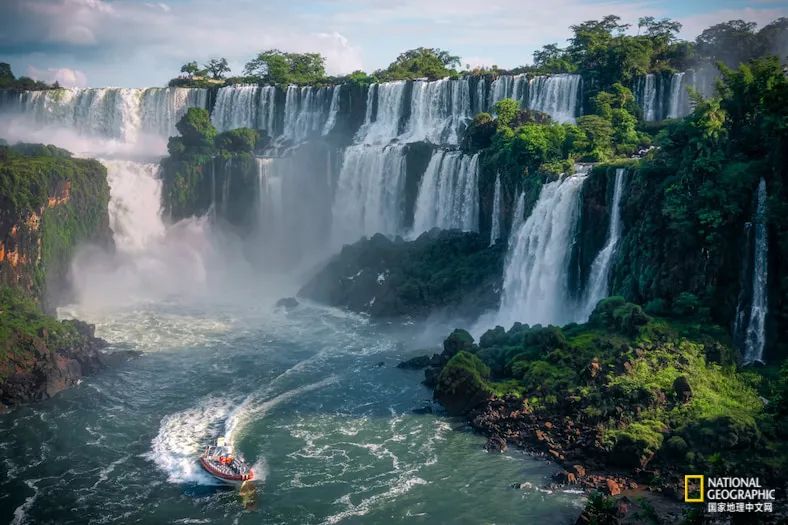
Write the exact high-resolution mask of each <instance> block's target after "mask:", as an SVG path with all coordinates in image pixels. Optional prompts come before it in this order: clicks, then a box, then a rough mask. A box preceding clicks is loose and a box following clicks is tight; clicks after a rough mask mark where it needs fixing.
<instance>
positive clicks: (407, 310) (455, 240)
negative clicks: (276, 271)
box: [299, 230, 504, 318]
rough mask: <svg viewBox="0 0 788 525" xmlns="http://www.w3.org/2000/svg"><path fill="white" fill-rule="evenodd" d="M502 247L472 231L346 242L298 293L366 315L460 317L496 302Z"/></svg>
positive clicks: (494, 305) (501, 264) (468, 315)
mask: <svg viewBox="0 0 788 525" xmlns="http://www.w3.org/2000/svg"><path fill="white" fill-rule="evenodd" d="M503 256H504V248H503V247H502V246H500V245H498V246H492V247H490V246H489V241H488V240H487V239H484V238H482V237H481V236H480V235H479V234H476V233H463V232H459V231H438V230H434V231H432V232H427V233H424V234H422V235H421V236H419V237H418V238H417V239H416V240H414V241H404V240H402V239H396V240H391V239H388V238H386V237H384V236H383V235H375V236H373V237H372V238H371V239H363V240H361V241H359V242H357V243H355V244H352V245H346V246H344V247H343V248H342V251H341V252H340V253H339V254H338V255H337V256H335V257H334V258H333V259H332V260H331V261H329V262H328V264H326V266H325V267H323V269H322V270H320V271H319V272H318V273H317V275H315V276H314V277H313V278H312V279H311V280H310V281H309V282H307V284H306V285H304V287H303V288H302V289H301V290H300V291H299V295H301V296H303V297H307V298H310V299H314V300H316V301H320V302H324V303H327V304H330V305H333V306H341V307H345V308H348V309H350V310H353V311H356V312H364V313H368V314H369V315H371V316H372V317H377V318H384V317H397V316H413V317H425V316H427V315H429V314H431V313H437V312H445V313H449V314H453V315H458V316H460V317H464V318H470V317H475V316H478V315H479V314H480V313H482V312H483V311H485V310H487V309H491V308H495V307H496V306H497V305H498V301H499V294H500V289H501V279H502V273H503Z"/></svg>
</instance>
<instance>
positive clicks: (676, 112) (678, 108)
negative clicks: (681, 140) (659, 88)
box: [666, 72, 687, 118]
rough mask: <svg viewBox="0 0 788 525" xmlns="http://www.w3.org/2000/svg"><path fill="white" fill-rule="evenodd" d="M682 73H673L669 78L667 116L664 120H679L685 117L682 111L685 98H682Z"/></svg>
mask: <svg viewBox="0 0 788 525" xmlns="http://www.w3.org/2000/svg"><path fill="white" fill-rule="evenodd" d="M684 75H685V74H684V72H681V73H674V74H673V76H672V77H670V99H669V100H668V114H667V116H666V118H679V117H683V116H684V115H686V113H687V112H686V110H685V109H684V108H685V106H686V104H685V96H684V89H682V88H683V87H684Z"/></svg>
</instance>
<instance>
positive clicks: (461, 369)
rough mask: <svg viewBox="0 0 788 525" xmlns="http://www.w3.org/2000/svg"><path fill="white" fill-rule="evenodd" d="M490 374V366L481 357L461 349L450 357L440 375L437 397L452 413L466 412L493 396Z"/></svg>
mask: <svg viewBox="0 0 788 525" xmlns="http://www.w3.org/2000/svg"><path fill="white" fill-rule="evenodd" d="M489 377H490V368H489V367H488V366H487V365H485V364H484V363H483V362H482V361H481V359H479V358H478V357H476V356H475V355H474V354H471V353H470V352H466V351H461V352H459V353H457V354H456V355H455V356H454V357H452V358H451V359H449V362H448V363H446V366H444V367H443V370H442V371H441V373H440V376H438V384H437V385H436V386H435V399H436V400H437V401H438V402H439V403H440V404H441V405H443V407H444V408H445V409H446V411H447V412H449V413H450V414H464V413H466V412H467V411H468V410H470V409H472V408H474V407H476V406H478V405H480V404H481V403H483V402H484V401H485V400H486V399H487V398H489V397H490V395H491V394H492V390H491V389H490V387H489V386H488V385H487V379H488V378H489Z"/></svg>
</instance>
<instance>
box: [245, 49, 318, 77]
mask: <svg viewBox="0 0 788 525" xmlns="http://www.w3.org/2000/svg"><path fill="white" fill-rule="evenodd" d="M325 61H326V59H325V58H323V56H322V55H321V54H320V53H286V52H284V51H280V50H278V49H269V50H268V51H263V52H261V53H259V54H258V55H257V56H256V57H255V58H253V59H252V60H250V61H249V62H247V63H246V65H245V66H244V74H245V75H248V76H252V77H257V78H258V79H259V80H260V82H265V83H269V84H312V83H315V82H318V81H320V80H322V79H324V78H325V76H326V70H325Z"/></svg>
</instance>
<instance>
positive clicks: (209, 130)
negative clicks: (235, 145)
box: [175, 108, 216, 152]
mask: <svg viewBox="0 0 788 525" xmlns="http://www.w3.org/2000/svg"><path fill="white" fill-rule="evenodd" d="M175 127H176V128H177V129H178V133H180V134H181V140H182V141H183V146H184V147H185V148H186V149H190V150H194V151H201V152H207V151H209V150H210V149H211V148H213V142H214V139H215V138H216V128H214V127H213V124H212V123H211V116H210V114H209V113H208V111H206V110H204V109H203V108H189V109H188V110H187V111H186V114H185V115H183V117H181V120H179V121H178V123H177V124H176V125H175Z"/></svg>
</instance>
